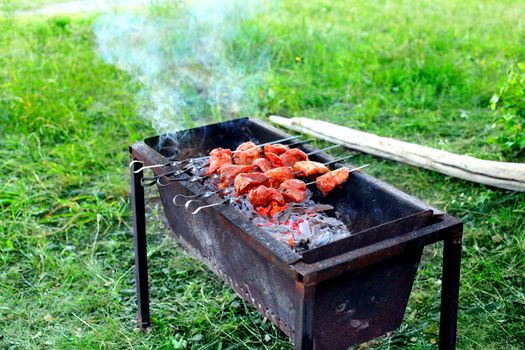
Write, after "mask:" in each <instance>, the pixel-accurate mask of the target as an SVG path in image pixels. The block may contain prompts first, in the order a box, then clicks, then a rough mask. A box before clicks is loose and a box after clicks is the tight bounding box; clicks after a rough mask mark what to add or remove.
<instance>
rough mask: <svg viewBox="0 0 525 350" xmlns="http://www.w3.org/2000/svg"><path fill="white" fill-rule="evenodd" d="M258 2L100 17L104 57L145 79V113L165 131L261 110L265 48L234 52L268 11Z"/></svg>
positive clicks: (193, 4) (207, 3)
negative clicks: (246, 27) (249, 24)
mask: <svg viewBox="0 0 525 350" xmlns="http://www.w3.org/2000/svg"><path fill="white" fill-rule="evenodd" d="M267 5H268V3H264V2H262V1H258V0H244V1H242V0H201V1H198V0H194V1H182V2H180V1H179V2H172V3H169V2H165V3H158V2H156V3H155V5H153V6H151V7H149V8H148V10H147V11H144V12H145V13H143V14H122V13H120V14H118V13H112V14H104V15H101V16H100V17H99V18H98V19H97V20H96V22H95V25H94V33H95V37H96V43H97V50H98V52H99V54H100V55H101V56H102V58H103V59H104V60H105V61H106V62H108V63H110V64H114V65H116V66H117V67H119V68H120V69H123V70H125V71H127V72H129V73H130V74H131V76H132V77H133V78H134V79H136V80H137V81H139V82H140V84H141V87H142V89H141V92H140V94H139V95H138V96H137V98H138V103H139V106H140V111H139V112H140V113H141V114H142V115H143V116H144V117H146V118H148V119H149V120H150V121H151V123H152V125H153V126H154V127H155V128H156V129H157V131H158V132H159V133H167V132H173V131H176V130H181V129H184V128H187V127H189V126H195V125H200V124H204V123H208V122H211V121H220V120H224V119H229V118H233V117H238V116H246V115H249V114H252V113H254V112H256V111H257V97H256V95H257V94H256V92H257V88H258V87H259V86H260V84H261V82H262V81H263V72H264V70H265V68H266V67H267V63H268V62H267V56H266V54H265V52H264V50H255V49H253V47H250V48H246V50H244V48H242V47H241V48H239V47H237V48H236V49H232V45H234V44H235V42H236V40H238V39H239V35H241V34H240V33H241V32H242V31H241V27H242V25H243V23H245V22H246V21H249V20H250V19H252V18H254V16H256V15H258V14H260V13H261V12H262V11H265V10H266V9H268V6H267Z"/></svg>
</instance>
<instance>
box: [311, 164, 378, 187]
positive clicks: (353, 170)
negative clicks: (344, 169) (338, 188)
mask: <svg viewBox="0 0 525 350" xmlns="http://www.w3.org/2000/svg"><path fill="white" fill-rule="evenodd" d="M369 165H370V164H365V165H361V166H359V167H357V168H353V169H350V171H349V173H353V172H355V171H360V170H361V169H363V168H366V167H367V166H369ZM339 169H341V168H339ZM315 183H317V179H315V181H312V182H308V183H307V184H306V186H310V185H313V184H315Z"/></svg>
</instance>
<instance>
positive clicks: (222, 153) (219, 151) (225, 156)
mask: <svg viewBox="0 0 525 350" xmlns="http://www.w3.org/2000/svg"><path fill="white" fill-rule="evenodd" d="M311 141H313V139H308V140H303V141H298V142H294V143H290V144H289V145H286V146H288V147H292V146H298V145H301V144H305V143H308V142H311ZM241 145H242V144H241ZM265 145H267V144H265ZM254 146H257V147H259V145H254ZM233 154H235V152H232V151H230V150H229V149H223V148H220V147H219V148H214V149H213V150H212V151H211V152H210V161H209V164H210V167H209V168H208V171H206V174H205V176H209V175H212V174H213V173H214V171H217V169H218V168H219V167H220V166H221V165H223V164H231V163H232V160H231V158H232V157H233ZM261 159H264V158H257V159H255V160H258V162H259V163H260V162H261ZM255 160H254V161H255ZM200 169H201V167H196V166H195V165H194V164H192V163H190V164H187V165H186V166H185V167H183V168H182V169H180V170H173V171H169V172H167V173H164V174H159V175H155V176H149V177H148V176H145V177H143V178H142V179H141V180H140V183H141V184H142V186H144V187H146V186H153V185H155V184H157V185H159V186H161V187H163V186H167V185H168V183H164V182H162V181H161V178H162V177H165V178H167V179H168V181H170V180H169V179H172V180H171V181H184V180H187V179H188V180H190V181H191V179H193V180H192V181H197V180H200V178H198V177H196V176H191V175H190V176H189V177H183V178H177V176H180V175H184V174H188V175H189V173H190V172H194V173H195V172H198V171H199V170H200ZM210 169H212V171H210ZM173 176H175V177H176V178H173Z"/></svg>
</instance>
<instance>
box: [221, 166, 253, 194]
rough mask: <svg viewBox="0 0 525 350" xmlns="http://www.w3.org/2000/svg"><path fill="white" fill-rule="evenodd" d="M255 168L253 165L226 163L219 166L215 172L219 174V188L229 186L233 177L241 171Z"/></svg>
mask: <svg viewBox="0 0 525 350" xmlns="http://www.w3.org/2000/svg"><path fill="white" fill-rule="evenodd" d="M254 170H255V167H254V166H253V165H233V164H226V165H223V166H222V167H220V168H219V170H218V171H217V173H219V174H220V175H221V176H220V182H219V186H218V187H219V189H221V190H223V189H225V188H227V187H228V186H230V185H231V184H232V182H233V181H234V180H235V177H236V176H237V175H239V174H241V173H251V172H253V171H254Z"/></svg>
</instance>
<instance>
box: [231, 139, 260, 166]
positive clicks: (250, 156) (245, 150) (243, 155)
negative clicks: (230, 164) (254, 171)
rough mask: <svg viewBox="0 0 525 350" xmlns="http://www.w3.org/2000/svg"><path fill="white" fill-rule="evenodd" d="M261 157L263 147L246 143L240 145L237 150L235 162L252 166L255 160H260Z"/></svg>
mask: <svg viewBox="0 0 525 350" xmlns="http://www.w3.org/2000/svg"><path fill="white" fill-rule="evenodd" d="M261 155H262V149H261V147H259V146H257V145H256V144H255V143H253V142H245V143H242V144H240V145H239V147H237V149H236V150H235V153H234V155H233V161H234V163H235V164H240V165H250V164H252V163H253V161H254V160H255V159H257V158H260V157H261Z"/></svg>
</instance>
